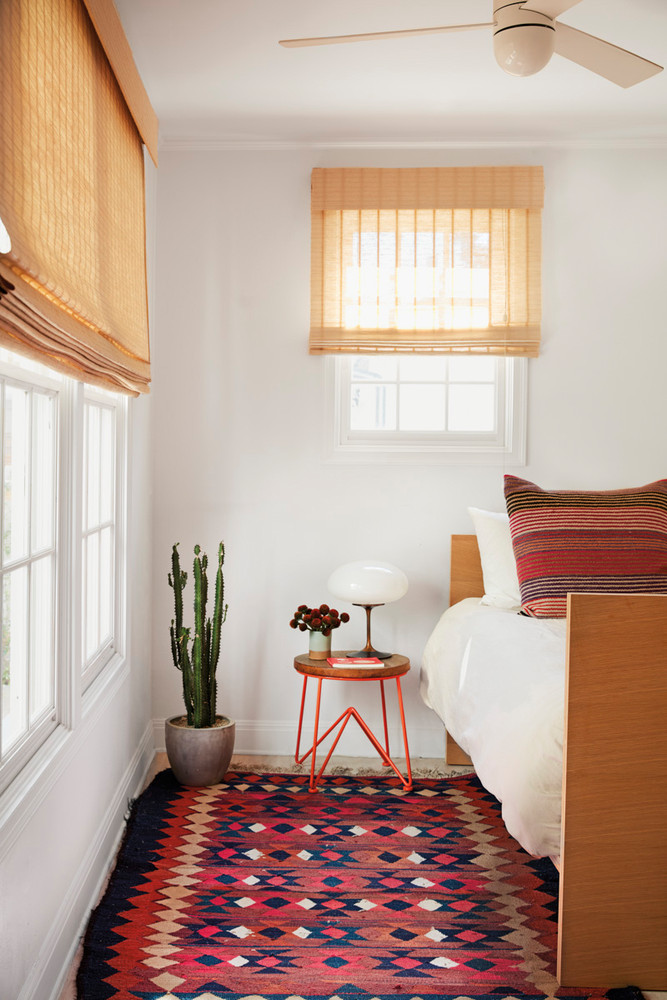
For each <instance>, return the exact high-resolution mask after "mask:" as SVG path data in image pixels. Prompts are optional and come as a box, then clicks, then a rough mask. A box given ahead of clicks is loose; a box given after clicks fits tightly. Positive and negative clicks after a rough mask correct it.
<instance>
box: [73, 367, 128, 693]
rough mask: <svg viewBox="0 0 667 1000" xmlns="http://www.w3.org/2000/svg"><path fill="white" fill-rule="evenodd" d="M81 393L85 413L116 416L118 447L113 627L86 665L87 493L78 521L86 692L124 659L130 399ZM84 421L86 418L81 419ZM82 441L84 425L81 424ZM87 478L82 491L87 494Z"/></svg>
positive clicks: (87, 391) (87, 387) (91, 391)
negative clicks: (98, 410)
mask: <svg viewBox="0 0 667 1000" xmlns="http://www.w3.org/2000/svg"><path fill="white" fill-rule="evenodd" d="M81 391H82V397H83V399H82V406H81V409H82V411H84V410H85V404H86V402H90V403H93V404H96V405H98V406H101V407H104V408H105V409H109V410H112V411H113V413H114V445H115V449H114V450H115V454H114V460H115V490H114V511H113V564H114V586H113V624H112V630H111V635H110V636H109V638H108V640H107V641H106V642H105V643H104V645H102V646H101V647H100V648H99V649H98V650H97V651H96V653H95V655H94V656H93V657H92V659H91V660H90V662H86V654H85V643H84V639H83V635H84V629H85V622H84V621H83V607H84V592H83V588H84V580H85V573H84V571H83V562H82V554H83V543H82V539H83V535H84V534H85V533H86V529H85V528H84V511H83V503H84V502H85V492H84V493H83V502H82V505H81V514H80V518H79V539H80V541H79V552H78V558H79V564H80V566H81V585H80V588H79V592H80V595H81V596H80V598H79V611H80V617H81V629H80V644H81V645H80V664H81V677H82V681H83V689H84V691H85V690H86V689H87V688H88V687H89V686H90V685H91V684H92V683H93V681H95V679H96V678H97V677H98V676H99V675H100V673H102V671H103V670H105V668H106V667H107V666H108V665H109V664H111V663H113V662H119V661H120V660H122V659H123V658H124V656H125V642H126V635H125V621H126V602H125V595H126V588H127V579H126V563H127V553H126V544H125V538H126V531H125V525H126V516H127V488H126V479H127V451H128V448H127V397H126V396H121V395H120V394H118V393H111V392H105V391H104V390H103V389H98V388H96V387H95V386H90V385H85V386H81ZM82 420H83V416H82ZM82 438H83V423H82ZM83 449H84V444H83V440H82V445H81V454H82V470H83V472H85V456H84V454H83ZM85 488H86V487H85V475H84V485H83V489H84V491H85Z"/></svg>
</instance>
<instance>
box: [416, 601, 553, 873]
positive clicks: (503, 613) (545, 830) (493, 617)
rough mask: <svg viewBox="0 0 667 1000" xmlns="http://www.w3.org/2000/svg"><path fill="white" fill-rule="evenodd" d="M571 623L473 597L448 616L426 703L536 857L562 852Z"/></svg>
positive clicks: (425, 687) (440, 630)
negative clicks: (567, 642) (530, 615)
mask: <svg viewBox="0 0 667 1000" xmlns="http://www.w3.org/2000/svg"><path fill="white" fill-rule="evenodd" d="M565 632H566V622H565V620H564V619H539V618H526V617H524V616H522V615H517V614H516V613H515V612H512V611H507V610H504V609H502V608H492V607H487V606H484V605H481V604H480V601H479V600H477V599H473V598H471V599H468V600H465V601H461V602H460V603H459V604H456V605H454V606H453V607H451V608H448V610H447V611H446V612H445V613H444V614H443V615H442V617H441V619H440V621H439V622H438V624H437V625H436V627H435V629H434V630H433V632H432V634H431V636H430V638H429V640H428V643H427V645H426V649H425V650H424V656H423V661H422V669H421V683H420V690H421V696H422V698H423V700H424V701H425V702H426V704H427V705H428V706H429V708H432V709H433V710H434V711H435V712H436V713H437V714H438V715H439V716H440V718H441V719H442V720H443V722H444V723H445V727H446V728H447V730H448V732H449V733H450V734H451V735H452V737H453V738H454V739H455V740H456V742H457V743H458V744H459V746H460V747H461V748H462V749H463V750H465V752H466V753H467V754H468V755H469V756H470V757H471V759H472V761H473V764H474V766H475V770H476V772H477V775H478V777H479V779H480V781H481V782H482V784H483V785H484V787H485V788H487V789H488V790H489V791H490V792H491V793H492V794H493V795H495V796H496V798H497V799H499V800H500V802H501V803H502V814H503V819H504V821H505V825H506V826H507V829H508V830H509V832H510V833H511V834H512V836H513V837H515V838H516V839H517V840H518V841H519V843H520V844H521V846H522V847H523V848H525V850H526V851H528V852H529V853H530V854H534V855H536V856H549V857H553V858H555V857H557V856H558V855H559V853H560V819H561V780H562V770H563V709H564V689H565Z"/></svg>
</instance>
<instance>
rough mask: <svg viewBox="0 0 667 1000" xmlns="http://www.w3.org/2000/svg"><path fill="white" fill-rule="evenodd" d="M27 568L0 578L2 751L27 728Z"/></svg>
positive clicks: (21, 568) (16, 570)
mask: <svg viewBox="0 0 667 1000" xmlns="http://www.w3.org/2000/svg"><path fill="white" fill-rule="evenodd" d="M27 663H28V571H27V569H26V567H25V566H22V567H20V568H19V569H15V570H13V571H12V572H10V573H7V574H6V576H5V578H4V580H3V582H2V752H3V753H4V752H5V751H6V750H7V749H8V748H9V747H11V746H12V745H13V744H14V743H15V742H16V741H17V740H18V739H19V737H21V736H22V735H23V734H24V733H25V732H26V730H27V728H28V674H27Z"/></svg>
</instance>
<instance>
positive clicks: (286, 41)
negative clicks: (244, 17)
mask: <svg viewBox="0 0 667 1000" xmlns="http://www.w3.org/2000/svg"><path fill="white" fill-rule="evenodd" d="M493 26H494V22H493V21H489V22H487V23H484V24H482V23H478V24H446V25H444V26H443V27H441V28H406V29H404V30H402V31H372V32H368V33H365V34H359V35H327V36H325V37H323V38H283V39H282V40H281V41H280V42H279V43H278V44H279V45H284V46H285V47H286V48H298V47H299V46H302V45H337V44H344V43H345V42H374V41H377V40H379V39H384V38H410V36H414V35H437V34H440V33H442V32H445V31H474V30H475V28H493Z"/></svg>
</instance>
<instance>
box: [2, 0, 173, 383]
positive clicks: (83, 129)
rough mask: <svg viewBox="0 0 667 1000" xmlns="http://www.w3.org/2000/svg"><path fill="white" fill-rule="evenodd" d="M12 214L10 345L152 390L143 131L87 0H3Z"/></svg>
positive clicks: (6, 279) (54, 363)
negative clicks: (83, 0) (134, 115)
mask: <svg viewBox="0 0 667 1000" xmlns="http://www.w3.org/2000/svg"><path fill="white" fill-rule="evenodd" d="M93 7H94V8H97V9H98V10H102V11H103V9H104V8H105V7H106V8H112V7H113V5H112V4H110V3H109V2H108V0H107V2H106V3H99V2H98V3H95V4H93ZM114 13H115V11H114ZM116 19H117V15H116ZM123 41H124V38H123ZM125 44H127V43H126V42H125ZM127 51H128V52H129V47H128V49H127ZM130 59H131V57H130ZM137 79H138V77H137ZM139 86H140V84H139ZM130 103H132V102H131V101H130ZM146 110H147V111H148V112H149V114H148V116H147V117H149V118H150V114H151V113H152V109H151V108H150V105H148V104H147V99H146V101H145V102H144V111H146ZM156 134H157V130H156V127H155V136H156ZM152 152H153V155H154V149H153V150H152ZM0 218H1V219H2V221H3V223H4V225H5V227H6V229H7V231H8V233H9V237H10V239H11V250H10V251H9V252H8V253H4V254H0V342H1V343H3V344H4V345H5V346H7V347H9V348H11V349H13V350H16V351H19V352H21V353H24V354H27V355H29V356H32V357H34V358H36V359H37V360H39V361H42V362H43V363H45V364H47V365H49V366H50V367H52V368H57V369H59V370H61V371H64V372H65V373H66V374H68V375H71V376H73V377H75V378H78V379H80V380H83V381H86V382H92V383H97V384H100V385H103V386H105V387H106V388H111V389H116V390H120V391H124V392H128V393H131V394H135V395H136V394H137V393H139V392H146V391H148V384H149V381H150V363H149V347H148V312H147V294H146V250H145V245H146V244H145V200H144V161H143V146H142V136H141V135H140V133H139V131H138V129H137V125H136V124H135V119H134V118H133V116H132V114H131V112H130V110H129V109H128V104H127V101H126V98H125V97H124V96H123V93H122V92H121V89H120V87H119V84H118V82H117V79H116V76H115V75H114V72H113V71H112V69H111V67H110V65H109V62H108V59H107V56H106V55H105V52H104V49H103V47H102V44H101V42H100V40H99V38H98V35H97V32H96V31H95V29H94V27H93V24H92V22H91V20H90V17H89V15H88V13H87V10H86V5H84V3H83V2H82V0H2V2H1V3H0Z"/></svg>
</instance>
